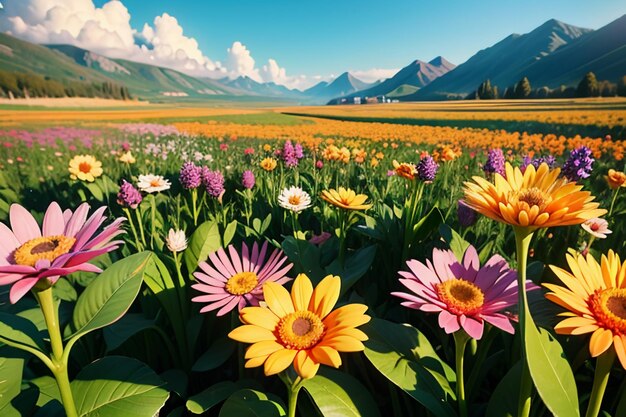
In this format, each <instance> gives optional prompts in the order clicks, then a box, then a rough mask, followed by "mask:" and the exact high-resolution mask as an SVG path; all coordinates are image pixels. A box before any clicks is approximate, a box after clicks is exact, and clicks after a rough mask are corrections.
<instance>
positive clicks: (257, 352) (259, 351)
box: [245, 340, 285, 359]
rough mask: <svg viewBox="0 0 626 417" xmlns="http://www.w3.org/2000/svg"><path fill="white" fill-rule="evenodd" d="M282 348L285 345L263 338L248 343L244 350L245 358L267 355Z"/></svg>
mask: <svg viewBox="0 0 626 417" xmlns="http://www.w3.org/2000/svg"><path fill="white" fill-rule="evenodd" d="M284 348H285V347H284V346H283V345H281V344H280V343H278V342H276V341H274V340H264V341H262V342H258V343H255V344H253V345H250V347H249V348H248V349H247V350H246V355H245V359H252V358H256V357H259V356H265V357H267V356H268V355H271V354H272V353H274V352H276V351H277V350H280V349H284Z"/></svg>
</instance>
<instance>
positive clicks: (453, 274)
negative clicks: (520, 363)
mask: <svg viewBox="0 0 626 417" xmlns="http://www.w3.org/2000/svg"><path fill="white" fill-rule="evenodd" d="M406 264H407V266H408V267H409V271H399V272H398V273H399V274H400V276H402V277H404V278H401V279H400V282H401V283H402V284H403V285H404V286H405V287H407V288H408V289H409V290H411V291H412V292H413V294H407V293H403V292H393V293H391V294H392V295H395V296H397V297H400V298H403V299H404V300H406V301H404V302H403V303H402V305H403V306H405V307H409V308H414V309H416V310H421V311H426V312H429V313H439V326H441V328H443V329H444V330H445V332H446V333H448V334H450V333H454V332H456V331H458V330H459V329H461V328H463V330H465V332H466V333H467V334H468V335H469V336H470V337H472V338H474V339H480V338H481V337H482V335H483V327H484V322H485V321H486V322H487V323H490V324H491V325H493V326H495V327H498V328H500V329H502V330H504V331H505V332H508V333H513V332H514V329H513V325H512V324H511V315H510V314H508V313H507V312H505V311H504V310H505V309H507V308H508V307H510V306H513V305H515V304H517V273H516V272H515V270H512V269H509V264H508V263H507V262H506V261H505V260H504V258H502V257H501V256H499V255H494V256H492V257H491V259H489V260H488V261H487V263H486V264H485V265H483V267H482V268H481V267H480V262H479V260H478V253H476V249H474V247H473V246H470V247H468V248H467V250H466V251H465V254H464V255H463V262H462V263H460V262H459V261H458V260H457V259H456V257H455V256H454V253H453V252H452V251H449V250H440V249H434V250H433V260H432V262H431V261H430V260H426V265H424V264H423V263H421V262H419V261H416V260H414V259H411V260H409V261H407V263H406ZM537 288H539V287H537V286H536V285H534V284H533V283H532V282H531V281H527V282H526V290H527V291H528V290H533V289H537Z"/></svg>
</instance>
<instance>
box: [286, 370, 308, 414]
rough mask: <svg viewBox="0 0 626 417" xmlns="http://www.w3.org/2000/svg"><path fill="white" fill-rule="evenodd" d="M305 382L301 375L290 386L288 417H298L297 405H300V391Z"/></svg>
mask: <svg viewBox="0 0 626 417" xmlns="http://www.w3.org/2000/svg"><path fill="white" fill-rule="evenodd" d="M303 382H304V380H303V379H302V378H300V377H297V378H296V380H295V381H294V382H293V384H292V385H291V387H289V388H288V389H289V391H288V396H289V400H288V403H289V404H288V410H287V417H296V407H297V405H298V392H300V388H302V383H303Z"/></svg>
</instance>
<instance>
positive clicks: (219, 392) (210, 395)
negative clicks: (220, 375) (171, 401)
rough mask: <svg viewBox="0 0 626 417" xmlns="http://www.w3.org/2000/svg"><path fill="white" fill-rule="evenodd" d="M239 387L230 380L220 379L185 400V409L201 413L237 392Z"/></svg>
mask: <svg viewBox="0 0 626 417" xmlns="http://www.w3.org/2000/svg"><path fill="white" fill-rule="evenodd" d="M239 389H240V387H239V386H238V385H237V384H235V383H234V382H232V381H222V382H218V383H217V384H215V385H211V386H210V387H209V388H207V389H205V390H204V391H202V392H200V393H198V394H196V395H194V396H193V397H190V398H189V399H188V400H187V404H186V405H187V410H189V411H190V412H192V413H194V414H202V413H204V412H206V411H208V410H210V409H211V408H212V407H214V406H216V405H217V404H219V403H221V402H222V401H224V400H225V399H226V398H228V397H230V396H231V395H232V394H234V393H235V392H237V391H238V390H239Z"/></svg>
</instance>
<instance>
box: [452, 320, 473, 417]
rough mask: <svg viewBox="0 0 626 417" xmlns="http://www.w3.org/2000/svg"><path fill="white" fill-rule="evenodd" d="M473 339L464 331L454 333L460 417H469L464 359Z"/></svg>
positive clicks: (457, 397)
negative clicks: (467, 346)
mask: <svg viewBox="0 0 626 417" xmlns="http://www.w3.org/2000/svg"><path fill="white" fill-rule="evenodd" d="M470 339H471V338H470V337H469V336H468V334H467V333H465V331H464V330H462V329H461V330H459V331H458V332H454V346H455V351H456V355H455V357H456V358H455V359H456V399H457V402H458V404H459V416H460V417H467V403H466V401H465V382H464V379H463V378H464V377H463V358H464V356H465V346H466V345H467V342H468V341H469V340H470Z"/></svg>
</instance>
